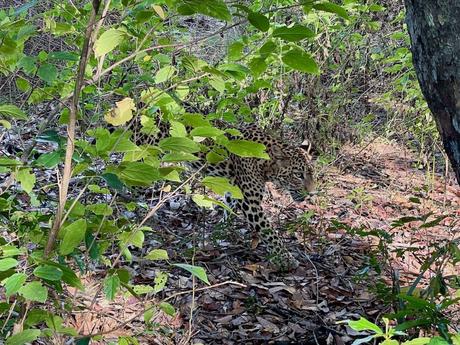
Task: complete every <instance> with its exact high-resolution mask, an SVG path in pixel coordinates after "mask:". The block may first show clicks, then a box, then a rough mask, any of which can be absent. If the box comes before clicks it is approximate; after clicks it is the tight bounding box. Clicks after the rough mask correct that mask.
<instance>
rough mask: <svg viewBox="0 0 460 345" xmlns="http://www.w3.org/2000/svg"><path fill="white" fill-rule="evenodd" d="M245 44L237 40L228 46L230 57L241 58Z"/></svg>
mask: <svg viewBox="0 0 460 345" xmlns="http://www.w3.org/2000/svg"><path fill="white" fill-rule="evenodd" d="M243 49H244V44H243V42H240V41H235V42H233V43H232V44H230V46H229V47H228V58H229V59H230V60H239V59H241V57H242V56H243Z"/></svg>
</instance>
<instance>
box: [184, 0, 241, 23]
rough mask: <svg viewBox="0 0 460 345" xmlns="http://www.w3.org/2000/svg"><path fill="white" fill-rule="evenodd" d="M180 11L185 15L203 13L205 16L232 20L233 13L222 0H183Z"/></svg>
mask: <svg viewBox="0 0 460 345" xmlns="http://www.w3.org/2000/svg"><path fill="white" fill-rule="evenodd" d="M181 3H182V5H181V6H179V8H178V12H179V13H180V14H183V15H190V14H193V13H201V14H204V15H205V16H210V17H213V18H217V19H221V20H225V21H228V22H229V21H231V20H232V15H231V14H230V11H229V10H228V7H227V5H226V4H225V2H224V1H222V0H182V1H181Z"/></svg>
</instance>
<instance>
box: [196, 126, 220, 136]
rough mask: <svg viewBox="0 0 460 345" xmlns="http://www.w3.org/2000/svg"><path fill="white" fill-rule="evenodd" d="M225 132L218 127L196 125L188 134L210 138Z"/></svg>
mask: <svg viewBox="0 0 460 345" xmlns="http://www.w3.org/2000/svg"><path fill="white" fill-rule="evenodd" d="M224 133H225V132H224V131H223V130H221V129H219V128H216V127H211V126H203V127H196V128H194V129H192V131H191V132H190V135H191V136H192V137H205V138H212V137H218V136H220V135H222V134H224Z"/></svg>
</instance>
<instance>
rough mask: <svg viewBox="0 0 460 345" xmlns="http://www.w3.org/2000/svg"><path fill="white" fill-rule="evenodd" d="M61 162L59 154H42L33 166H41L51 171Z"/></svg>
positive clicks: (56, 152)
mask: <svg viewBox="0 0 460 345" xmlns="http://www.w3.org/2000/svg"><path fill="white" fill-rule="evenodd" d="M61 161H62V159H61V154H60V152H58V151H55V152H49V153H44V154H42V155H41V156H40V157H38V158H37V160H36V161H35V164H37V165H43V166H44V167H45V168H48V169H51V168H54V167H56V166H57V165H58V164H59V163H60V162H61Z"/></svg>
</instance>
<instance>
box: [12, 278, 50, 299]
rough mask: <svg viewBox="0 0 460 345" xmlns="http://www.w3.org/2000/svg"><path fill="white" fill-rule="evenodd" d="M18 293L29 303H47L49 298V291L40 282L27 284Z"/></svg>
mask: <svg viewBox="0 0 460 345" xmlns="http://www.w3.org/2000/svg"><path fill="white" fill-rule="evenodd" d="M18 292H19V294H20V295H21V296H22V297H24V298H25V299H27V300H29V301H36V302H41V303H45V302H46V299H47V298H48V289H47V288H46V287H45V286H43V285H42V283H40V282H39V281H33V282H30V283H27V284H26V285H24V286H23V287H21V288H20V289H19V291H18Z"/></svg>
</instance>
